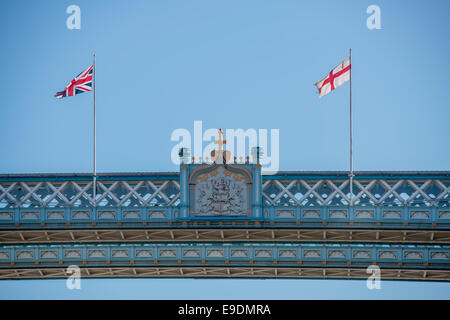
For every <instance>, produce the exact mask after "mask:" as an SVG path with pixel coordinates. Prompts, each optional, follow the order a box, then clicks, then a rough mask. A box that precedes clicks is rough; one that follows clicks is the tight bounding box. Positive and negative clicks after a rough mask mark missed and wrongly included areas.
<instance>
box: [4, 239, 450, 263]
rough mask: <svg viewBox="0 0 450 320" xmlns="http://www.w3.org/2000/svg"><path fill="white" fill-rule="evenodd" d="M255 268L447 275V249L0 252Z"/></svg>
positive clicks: (45, 248) (20, 256) (251, 246)
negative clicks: (412, 271)
mask: <svg viewBox="0 0 450 320" xmlns="http://www.w3.org/2000/svg"><path fill="white" fill-rule="evenodd" d="M205 263H207V264H208V265H209V266H219V265H223V266H224V265H230V266H242V265H255V266H274V265H277V266H280V267H281V266H291V267H292V266H298V265H302V266H303V267H323V266H324V265H326V266H328V267H344V266H345V267H349V266H352V267H358V268H362V267H363V268H366V267H367V266H369V265H371V264H373V263H376V264H377V265H379V266H380V267H381V268H406V269H408V268H415V269H417V268H425V269H439V270H446V269H450V246H448V245H416V244H410V245H395V244H331V243H303V244H291V243H278V244H273V243H258V244H255V243H224V244H215V243H207V244H204V243H197V244H180V243H162V244H155V243H146V244H56V245H13V246H10V245H6V246H5V245H3V246H0V268H11V266H15V267H16V268H22V267H31V268H34V267H44V266H45V267H58V266H61V265H73V264H75V265H79V266H83V267H85V266H86V267H88V266H111V267H112V266H131V265H134V266H153V265H160V266H178V265H180V264H183V265H190V266H195V265H204V264H205Z"/></svg>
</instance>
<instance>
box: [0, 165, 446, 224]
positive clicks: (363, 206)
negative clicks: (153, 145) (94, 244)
mask: <svg viewBox="0 0 450 320" xmlns="http://www.w3.org/2000/svg"><path fill="white" fill-rule="evenodd" d="M178 180H179V175H178V173H148V174H147V173H141V174H139V173H137V174H102V175H99V176H98V183H97V195H96V199H95V201H94V199H93V197H92V195H93V189H92V185H93V184H92V176H90V175H87V174H79V175H75V174H74V175H0V229H17V228H25V229H26V228H36V227H38V228H65V227H67V226H71V227H72V228H93V227H108V228H115V227H119V226H124V227H125V226H128V227H133V228H139V227H152V226H155V227H162V226H171V227H185V225H186V222H185V223H184V224H183V221H182V219H180V218H179V217H178V207H179V197H180V184H179V181H178ZM262 187H263V211H264V217H263V218H262V219H260V220H261V221H260V222H261V223H259V224H254V223H253V222H252V221H250V223H248V224H245V222H242V223H241V225H245V226H248V227H253V226H254V227H261V226H264V227H284V226H285V227H292V226H298V225H302V226H304V227H321V228H331V227H333V228H335V227H348V226H349V225H351V226H359V227H363V228H398V227H401V228H419V229H420V228H431V227H433V228H442V229H449V228H450V173H448V172H415V173H414V172H409V173H408V172H387V173H377V172H357V173H356V177H355V179H354V185H353V195H350V193H349V190H350V187H349V180H348V179H347V178H346V174H345V173H342V172H324V173H317V172H316V173H313V172H309V173H306V172H285V173H283V172H281V173H279V174H277V175H272V176H263V185H262ZM350 201H352V206H350ZM203 220H205V221H200V222H197V223H198V224H200V225H202V226H204V227H212V226H214V224H217V221H215V222H208V221H207V218H206V219H203ZM249 220H251V219H249ZM188 225H189V223H188ZM222 225H225V226H228V225H229V226H233V225H231V222H229V221H224V222H223V224H222Z"/></svg>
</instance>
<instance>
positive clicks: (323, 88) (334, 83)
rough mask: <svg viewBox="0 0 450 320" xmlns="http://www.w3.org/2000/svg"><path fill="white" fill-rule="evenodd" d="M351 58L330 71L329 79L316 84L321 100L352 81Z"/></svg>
mask: <svg viewBox="0 0 450 320" xmlns="http://www.w3.org/2000/svg"><path fill="white" fill-rule="evenodd" d="M350 68H351V63H350V57H349V58H347V59H345V60H344V61H342V63H340V64H339V65H338V66H337V67H336V68H334V69H333V70H331V71H330V73H329V74H328V76H327V77H325V78H324V79H322V80H320V81H318V82H316V83H315V86H316V87H317V89H319V99H320V98H322V97H323V96H324V95H326V94H327V93H330V92H331V91H333V90H334V89H336V88H337V87H339V86H341V85H342V84H344V83H345V82H347V81H349V80H350Z"/></svg>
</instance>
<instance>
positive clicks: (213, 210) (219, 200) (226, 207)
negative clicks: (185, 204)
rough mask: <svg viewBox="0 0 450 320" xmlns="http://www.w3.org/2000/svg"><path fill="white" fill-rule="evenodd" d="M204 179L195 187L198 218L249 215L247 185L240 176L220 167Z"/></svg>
mask: <svg viewBox="0 0 450 320" xmlns="http://www.w3.org/2000/svg"><path fill="white" fill-rule="evenodd" d="M202 178H203V179H200V181H199V182H198V183H197V184H196V186H195V194H196V199H195V202H196V206H195V208H196V210H195V211H196V215H197V216H245V215H247V214H248V199H247V185H246V183H245V179H243V177H242V176H241V175H240V174H237V173H232V172H230V171H225V169H224V168H223V167H219V168H218V169H217V171H216V172H213V173H205V176H204V177H202Z"/></svg>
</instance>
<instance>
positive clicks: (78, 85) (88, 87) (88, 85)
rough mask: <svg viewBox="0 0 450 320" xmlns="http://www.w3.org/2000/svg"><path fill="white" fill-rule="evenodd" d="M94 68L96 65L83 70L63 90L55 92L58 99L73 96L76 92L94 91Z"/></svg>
mask: <svg viewBox="0 0 450 320" xmlns="http://www.w3.org/2000/svg"><path fill="white" fill-rule="evenodd" d="M93 70H94V65H91V66H90V67H89V68H87V69H86V70H84V71H83V72H81V73H80V74H79V75H78V76H76V77H75V79H73V80H72V81H70V83H69V84H68V85H67V86H66V88H65V89H64V90H63V91H59V92H57V93H56V94H55V97H57V98H58V99H61V98H64V97H72V96H74V95H76V94H79V93H83V92H87V91H92V71H93Z"/></svg>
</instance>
